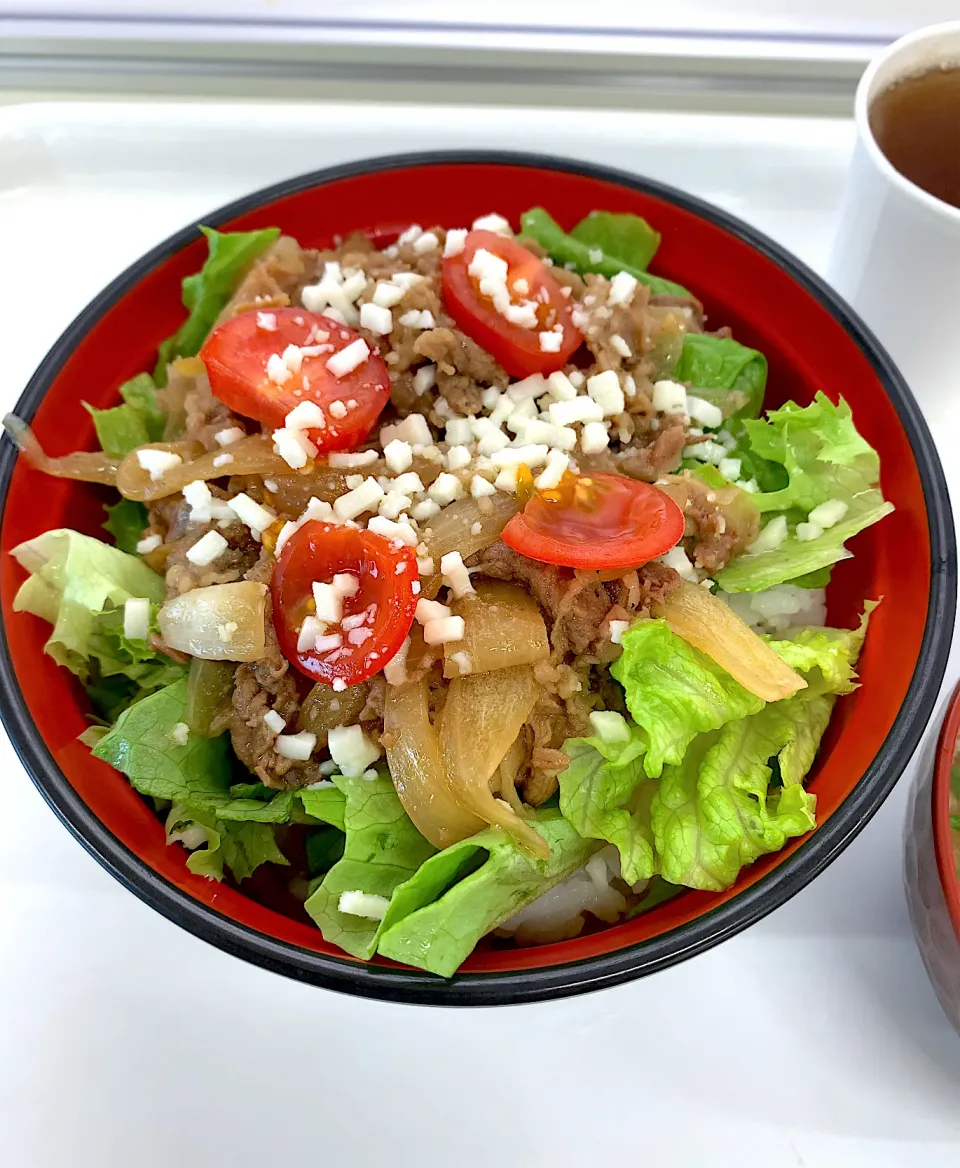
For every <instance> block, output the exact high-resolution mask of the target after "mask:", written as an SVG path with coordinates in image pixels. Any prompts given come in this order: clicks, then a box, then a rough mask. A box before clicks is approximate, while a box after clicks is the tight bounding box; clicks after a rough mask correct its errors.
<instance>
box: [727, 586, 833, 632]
mask: <svg viewBox="0 0 960 1168" xmlns="http://www.w3.org/2000/svg"><path fill="white" fill-rule="evenodd" d="M717 595H718V596H719V597H720V599H721V600H723V601H725V602H726V603H727V604H729V606H730V607H731V608H732V609H733V611H734V612H735V613H736V614H737V616H738V617H740V619H741V620H744V621H746V623H747V624H748V625H749V626H750V627H751V628H752V629H756V630H757V632H760V633H779V632H782V631H783V630H784V629H788V628H791V627H792V626H795V625H824V624H826V623H827V594H826V591H825V589H823V588H799V587H798V586H797V585H796V584H777V585H775V586H774V587H773V588H765V589H764V590H763V591H762V592H732V593H731V592H718V593H717Z"/></svg>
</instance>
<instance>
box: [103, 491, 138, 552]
mask: <svg viewBox="0 0 960 1168" xmlns="http://www.w3.org/2000/svg"><path fill="white" fill-rule="evenodd" d="M104 510H105V511H106V513H107V518H106V521H105V523H104V524H103V528H104V530H105V531H109V532H110V534H111V535H112V536H113V541H114V544H115V545H116V547H118V548H119V549H120V551H122V552H127V554H128V555H131V556H132V555H135V554H136V551H137V544H138V543H139V542H140V538H141V536H142V535H143V531H144V528H145V527H146V526H147V509H146V507H144V505H143V504H142V503H137V502H136V501H135V500H133V499H121V500H120V502H119V503H114V504H113V506H111V505H110V504H109V503H108V504H105V505H104Z"/></svg>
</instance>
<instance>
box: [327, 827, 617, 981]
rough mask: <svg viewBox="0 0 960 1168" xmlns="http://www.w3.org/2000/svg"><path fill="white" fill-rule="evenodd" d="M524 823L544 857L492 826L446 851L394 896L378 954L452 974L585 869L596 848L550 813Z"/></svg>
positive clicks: (398, 889) (592, 842)
mask: <svg viewBox="0 0 960 1168" xmlns="http://www.w3.org/2000/svg"><path fill="white" fill-rule="evenodd" d="M528 822H529V823H530V824H531V825H532V826H533V827H534V828H535V830H536V831H538V832H539V833H540V834H541V835H542V836H543V837H544V838H545V839H546V840H547V842H548V843H549V844H550V855H549V857H548V858H547V859H545V860H535V859H533V858H532V857H531V856H529V855H528V854H527V853H526V852H524V851H522V850H521V849H520V848H518V847H517V845H516V844H514V843H513V842H512V841H511V840H510V838H509V837H508V836H507V835H506V834H505V833H504V832H502V831H500V830H499V829H498V828H488V829H487V830H485V831H481V832H479V833H478V834H477V835H475V836H472V837H471V838H470V839H467V840H463V841H462V842H460V843H457V844H453V845H452V846H451V847H449V848H445V849H444V850H443V851H442V852H438V853H437V854H436V855H434V856H432V857H431V858H430V859H428V860H427V861H426V862H425V863H424V864H423V865H422V866H421V867H420V868H419V869H418V870H417V872H416V874H415V875H413V876H411V877H410V878H409V879H408V880H407V881H406V882H405V883H404V884H401V885H400V886H399V887H398V888H397V889H396V891H395V892H394V893H393V898H392V900H391V902H390V906H389V908H388V909H387V913H386V916H385V917H384V919H383V922H382V926H381V932H380V938H379V944H378V946H377V951H378V952H379V953H381V954H382V955H383V956H384V957H389V958H392V959H393V960H394V961H402V962H404V963H406V964H407V965H413V966H416V967H417V968H418V969H425V970H427V971H428V972H429V973H435V974H438V975H439V976H440V977H452V976H453V974H454V973H455V972H456V971H457V968H458V967H459V966H460V964H461V963H462V962H463V961H464V960H465V959H466V958H467V957H468V956H469V955H470V953H471V952H472V951H473V949H474V947H475V946H476V944H477V942H478V941H479V940H480V938H481V937H484V936H486V934H487V933H489V932H490V931H491V929H495V928H496V927H497V925H499V924H501V923H502V922H503V921H505V920H508V919H509V918H510V917H512V916H513V915H514V914H515V913H517V912H519V911H520V909H522V908H524V907H525V906H526V905H528V904H530V903H531V901H534V900H536V899H537V897H538V896H542V895H543V893H544V892H547V891H549V890H550V889H551V888H552V887H553V886H554V885H555V884H558V883H559V882H560V881H561V880H563V879H565V878H566V877H567V876H569V875H570V873H571V872H574V871H576V870H577V869H578V868H581V867H583V865H584V864H585V863H586V862H587V860H588V859H589V858H590V856H591V855H592V854H593V853H594V852H595V851H597V850H598V849H599V847H600V846H601V845H600V844H598V843H596V842H595V841H593V840H585V839H583V838H582V837H581V836H580V835H579V834H578V833H577V832H576V830H575V829H574V828H573V827H572V826H571V824H569V823H568V822H567V821H566V820H565V819H564V818H563V816H562V815H561V814H560V812H559V811H558V810H557V809H555V808H550V809H542V808H541V809H540V810H539V811H537V812H535V813H534V815H533V816H532V817H531V819H530V820H529V821H528ZM338 943H339V942H338Z"/></svg>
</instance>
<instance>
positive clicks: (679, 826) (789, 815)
mask: <svg viewBox="0 0 960 1168" xmlns="http://www.w3.org/2000/svg"><path fill="white" fill-rule="evenodd" d="M762 716H763V715H762V714H760V715H754V717H761V718H762ZM751 721H752V719H751V718H745V719H743V721H741V722H734V723H732V724H730V725H729V726H726V727H724V729H723V730H719V731H711V732H710V733H709V734H702V735H700V736H699V737H698V738H697V739H696V740H695V742H693V743H692V745H691V746H690V749H689V750H688V751H687V753H686V755H685V756H684V759H683V762H681V763H680V764H679V765H676V766H668V767H666V768H664V772H663V778H662V779H661V781H660V785H659V786H658V788H657V791H656V794H655V795H654V797H653V800H652V803H651V807H650V818H651V823H652V826H653V835H654V839H655V841H656V846H657V853H658V855H659V856H660V859H661V874H662V875H663V877H664V879H666V880H668V881H669V882H670V883H672V884H683V885H686V886H687V887H688V888H699V889H703V890H705V891H709V892H720V891H723V890H724V889H725V888H729V887H730V885H731V884H733V882H734V881H735V880H736V878H737V875H738V874H739V872H740V869H741V868H742V867H743V866H744V865H745V864H752V863H753V861H754V860H756V859H757V858H758V857H759V856H762V855H765V854H766V853H767V852H775V851H779V849H780V848H782V847H783V845H784V843H785V842H786V841H787V840H788V839H790V838H791V837H793V836H798V835H803V834H804V832H807V831H810V830H811V829H812V828H814V827H815V826H816V819H815V817H814V808H815V806H816V796H815V795H812V794H810V793H809V792H808V791H805V790H804V789H803V787H802V786H799V785H796V786H791V787H783V788H778V789H774V790H773V791H770V790H769V789H768V788H769V781H770V775H771V769H770V767H769V766H768V765H767V762H766V760H767V759H768V758H769V757H770V756H771V754H772V753H775V746H776V742H775V740H774V739H767V738H765V737H764V735H763V734H762V733H760V732H756V731H753V730H752V728H751V727H749V726H748V725H747V724H748V723H750V722H751Z"/></svg>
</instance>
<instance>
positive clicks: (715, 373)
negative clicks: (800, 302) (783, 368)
mask: <svg viewBox="0 0 960 1168" xmlns="http://www.w3.org/2000/svg"><path fill="white" fill-rule="evenodd" d="M670 377H671V379H672V380H674V381H682V382H686V383H687V384H689V385H690V387H691V391H692V393H693V394H694V396H695V397H702V398H705V399H706V400H707V401H711V402H713V403H714V404H715V405H718V406H720V407H721V408H724V407H725V406H726V405H727V404H728V403H730V402H731V400H732V401H733V402H735V403H736V408H735V409H734V410H732V411H730V414H729V416H732V417H738V418H755V417H756V416H757V414H759V413H760V410H761V408H762V406H763V395H764V391H765V389H766V386H767V359H766V357H764V355H763V354H762V353H760V352H758V351H757V350H756V349H749V348H747V346H746V345H741V344H740V343H739V341H735V340H733V339H732V338H731V337H714V336H710V334H708V333H687V335H686V336H685V337H684V338H683V348H682V349H681V351H680V359H679V361H678V362H677V364H676V365H675V366H674V368H673V372H672V373H671V374H670ZM732 394H736V395H737V397H736V398H735V399H731V395H732ZM724 412H725V413H727V411H726V410H725V411H724Z"/></svg>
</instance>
